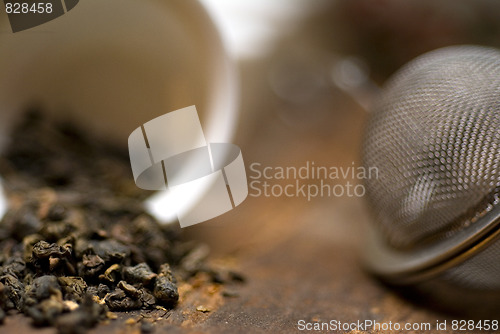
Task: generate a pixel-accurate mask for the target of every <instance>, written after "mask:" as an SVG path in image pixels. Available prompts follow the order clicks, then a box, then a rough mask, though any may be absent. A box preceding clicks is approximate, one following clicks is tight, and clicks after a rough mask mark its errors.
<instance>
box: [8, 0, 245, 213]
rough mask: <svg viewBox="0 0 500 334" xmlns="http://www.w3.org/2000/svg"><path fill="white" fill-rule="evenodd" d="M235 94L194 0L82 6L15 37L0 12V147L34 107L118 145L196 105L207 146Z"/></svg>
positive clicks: (213, 33)
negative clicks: (147, 125) (139, 129)
mask: <svg viewBox="0 0 500 334" xmlns="http://www.w3.org/2000/svg"><path fill="white" fill-rule="evenodd" d="M237 92H238V88H237V80H236V71H235V70H234V67H233V66H232V63H231V62H230V61H229V60H228V57H227V55H226V52H225V50H224V47H223V43H222V42H221V39H220V36H219V34H218V31H217V30H216V28H215V26H214V24H213V22H212V20H211V18H210V16H209V15H208V14H207V12H206V11H205V10H204V8H203V7H202V6H201V5H200V4H199V3H198V2H197V1H196V0H168V1H165V0H106V1H102V0H84V1H80V2H79V3H78V5H77V6H76V7H75V8H73V9H72V10H70V11H69V12H67V13H66V14H64V15H62V16H60V17H58V18H56V19H54V20H53V21H50V22H47V23H45V24H42V25H40V26H37V27H34V28H31V29H28V30H25V31H21V32H17V33H12V30H11V28H10V25H9V21H8V17H7V14H6V13H5V12H3V11H2V12H0V149H1V148H2V147H4V146H5V144H6V143H8V140H9V131H11V129H12V126H13V124H15V122H16V119H19V118H20V115H22V113H23V111H24V110H25V109H26V107H28V106H31V105H33V104H35V105H40V106H41V107H42V109H43V110H44V111H45V112H46V113H48V114H50V115H51V117H55V118H59V119H65V120H70V121H73V122H77V124H78V125H79V126H80V127H82V128H83V129H85V130H87V131H89V132H93V133H95V135H96V136H97V138H103V139H104V140H106V141H109V142H114V143H115V144H118V145H121V146H123V147H126V145H127V138H128V136H129V134H130V133H131V132H132V131H133V130H134V129H136V128H137V127H138V126H140V125H142V124H143V123H145V122H147V121H149V120H151V119H153V118H155V117H157V116H160V115H163V114H165V113H167V112H170V111H174V110H177V109H180V108H183V107H187V106H190V105H196V107H197V110H198V112H199V116H200V120H201V123H202V126H203V128H204V130H205V137H206V140H207V142H230V139H231V137H232V134H233V130H234V127H235V122H236V109H237V107H236V104H237ZM0 195H1V193H0ZM0 197H3V196H0ZM162 199H163V200H164V201H165V199H166V198H165V196H163V197H162ZM4 204H5V201H4ZM4 206H5V205H4ZM1 211H2V201H1V199H0V215H1V214H2V212H1Z"/></svg>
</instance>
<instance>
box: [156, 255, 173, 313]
mask: <svg viewBox="0 0 500 334" xmlns="http://www.w3.org/2000/svg"><path fill="white" fill-rule="evenodd" d="M175 283H176V282H175V279H174V277H173V275H172V271H171V270H170V266H169V265H168V264H167V263H165V264H163V265H161V267H160V270H159V272H158V277H157V278H156V281H155V284H154V290H153V295H154V296H155V298H156V301H157V302H158V303H159V304H162V305H166V306H174V305H175V304H177V301H178V300H179V292H178V291H177V285H176V284H175Z"/></svg>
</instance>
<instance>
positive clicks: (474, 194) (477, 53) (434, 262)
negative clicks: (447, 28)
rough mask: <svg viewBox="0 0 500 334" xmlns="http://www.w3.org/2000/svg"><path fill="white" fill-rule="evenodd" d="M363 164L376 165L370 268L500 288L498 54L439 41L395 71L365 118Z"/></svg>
mask: <svg viewBox="0 0 500 334" xmlns="http://www.w3.org/2000/svg"><path fill="white" fill-rule="evenodd" d="M363 166H365V168H368V167H376V168H378V177H377V178H375V177H374V178H371V179H369V180H367V181H366V189H367V198H368V203H369V206H370V209H371V211H372V213H373V216H374V224H373V226H372V227H371V231H370V238H369V242H368V247H367V249H368V251H367V252H366V262H367V263H368V266H369V268H370V270H372V272H374V273H375V274H377V275H379V276H381V277H382V278H383V279H385V280H387V281H389V282H391V283H397V284H400V283H401V284H407V283H419V282H424V281H429V280H430V279H433V280H439V281H440V282H441V283H443V284H442V286H446V287H452V289H451V290H452V291H453V289H455V290H469V291H476V292H481V293H483V294H484V293H485V294H490V295H491V293H498V292H499V291H500V51H498V50H496V49H492V48H486V47H477V46H454V47H446V48H443V49H439V50H436V51H432V52H430V53H427V54H425V55H423V56H421V57H419V58H417V59H416V60H414V61H412V62H410V63H409V64H408V65H406V66H405V67H404V68H403V69H401V70H400V71H399V72H398V73H397V74H395V76H394V77H393V78H392V79H390V81H389V82H388V84H387V85H386V87H385V88H384V90H383V93H382V95H381V97H380V99H379V101H378V103H377V104H376V105H375V108H374V110H373V113H372V115H371V116H370V119H369V121H368V126H367V129H366V133H365V138H364V143H363ZM498 300H500V298H499V299H498Z"/></svg>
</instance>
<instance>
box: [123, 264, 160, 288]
mask: <svg viewBox="0 0 500 334" xmlns="http://www.w3.org/2000/svg"><path fill="white" fill-rule="evenodd" d="M156 276H157V275H156V274H155V273H154V272H153V271H152V270H151V268H150V267H149V266H148V265H147V264H146V263H139V264H138V265H136V266H134V267H125V268H124V269H123V277H124V278H125V280H126V281H127V282H130V283H133V284H142V285H144V286H148V285H150V284H151V282H153V280H154V279H155V278H156Z"/></svg>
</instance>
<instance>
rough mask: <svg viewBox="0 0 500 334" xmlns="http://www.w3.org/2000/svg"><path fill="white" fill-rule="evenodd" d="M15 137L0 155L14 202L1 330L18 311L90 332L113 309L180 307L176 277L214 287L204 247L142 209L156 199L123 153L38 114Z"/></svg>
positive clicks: (5, 237) (0, 287)
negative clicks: (201, 278) (201, 279)
mask: <svg viewBox="0 0 500 334" xmlns="http://www.w3.org/2000/svg"><path fill="white" fill-rule="evenodd" d="M10 139H11V143H12V144H11V146H10V147H8V148H7V150H6V151H5V152H4V155H3V156H2V157H0V175H1V176H2V178H3V180H4V186H5V188H6V192H7V194H8V197H9V202H10V207H9V211H8V212H7V214H6V215H5V216H4V218H3V220H2V222H1V223H0V323H1V322H2V321H3V319H4V318H5V317H6V316H7V315H6V314H7V313H6V312H7V311H9V310H11V309H17V310H18V311H20V312H23V313H24V314H26V315H28V316H29V317H31V318H32V320H33V324H34V325H37V326H55V327H56V328H57V329H58V331H59V332H60V333H63V334H66V333H68V334H70V333H83V332H85V330H86V329H88V328H91V327H92V326H94V325H95V324H97V323H98V322H99V321H101V320H104V319H106V318H109V319H112V318H116V315H114V314H113V313H111V312H109V310H112V311H130V310H137V309H155V308H161V309H164V308H163V307H161V306H159V305H163V306H165V307H169V308H171V307H175V305H176V304H177V302H178V300H179V293H178V290H177V285H176V284H177V283H176V278H175V277H174V274H175V276H178V277H179V278H180V279H187V278H189V277H192V276H194V275H196V273H197V272H200V271H204V272H206V273H209V274H212V276H213V277H214V281H215V277H216V276H217V275H218V274H217V272H216V271H214V270H213V269H210V268H209V267H208V266H207V265H206V264H205V263H204V261H205V258H206V256H207V254H208V249H207V248H206V247H205V246H200V245H199V244H197V243H193V242H185V241H182V239H181V238H180V232H179V228H178V227H173V226H163V225H161V224H159V223H158V222H157V221H156V220H155V219H154V218H153V217H151V216H149V215H148V214H147V213H145V212H144V210H143V207H142V201H143V200H144V199H145V198H146V197H147V196H149V195H150V194H151V193H150V192H147V191H143V190H141V189H139V188H137V187H136V186H135V184H134V182H133V177H132V174H131V170H130V165H129V161H128V157H127V155H126V154H125V153H124V152H123V151H122V150H120V149H117V148H115V147H111V146H109V145H107V144H106V143H103V142H102V141H99V140H97V139H91V138H87V137H86V136H85V135H84V134H83V133H82V132H81V131H80V130H79V129H77V128H76V127H74V126H71V125H68V124H54V123H50V122H49V121H47V120H45V119H44V118H43V116H42V115H41V114H39V113H30V114H28V116H27V117H26V119H25V120H24V122H23V123H21V124H20V125H19V127H18V128H17V129H16V130H15V131H14V132H13V133H12V136H11V138H10ZM171 268H173V269H171ZM219 276H220V275H219ZM153 328H154V327H152V325H151V324H147V323H145V322H143V323H141V331H142V332H151V331H152V329H153Z"/></svg>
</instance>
